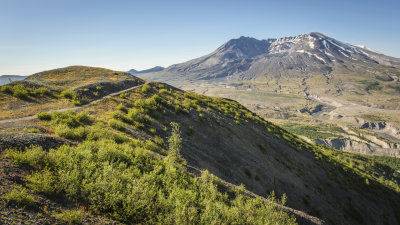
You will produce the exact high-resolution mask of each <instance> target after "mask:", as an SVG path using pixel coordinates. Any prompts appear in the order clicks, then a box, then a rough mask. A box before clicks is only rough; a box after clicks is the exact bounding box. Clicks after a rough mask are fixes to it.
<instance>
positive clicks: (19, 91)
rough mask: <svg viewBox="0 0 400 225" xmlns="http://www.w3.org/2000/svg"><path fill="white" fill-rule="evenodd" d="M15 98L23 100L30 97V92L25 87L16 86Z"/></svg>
mask: <svg viewBox="0 0 400 225" xmlns="http://www.w3.org/2000/svg"><path fill="white" fill-rule="evenodd" d="M13 96H14V97H17V98H21V99H22V98H26V97H28V90H26V89H25V87H24V86H23V85H15V86H14V87H13Z"/></svg>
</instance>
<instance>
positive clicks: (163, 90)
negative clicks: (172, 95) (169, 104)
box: [158, 88, 168, 94]
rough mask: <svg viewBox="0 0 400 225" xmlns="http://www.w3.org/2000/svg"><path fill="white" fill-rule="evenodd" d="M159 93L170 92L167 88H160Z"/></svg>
mask: <svg viewBox="0 0 400 225" xmlns="http://www.w3.org/2000/svg"><path fill="white" fill-rule="evenodd" d="M158 93H160V94H168V91H167V89H165V88H164V89H160V90H158Z"/></svg>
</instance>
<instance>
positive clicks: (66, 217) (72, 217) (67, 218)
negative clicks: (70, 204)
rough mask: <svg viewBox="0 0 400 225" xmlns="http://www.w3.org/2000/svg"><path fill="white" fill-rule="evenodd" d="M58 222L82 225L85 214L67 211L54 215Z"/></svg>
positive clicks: (77, 211)
mask: <svg viewBox="0 0 400 225" xmlns="http://www.w3.org/2000/svg"><path fill="white" fill-rule="evenodd" d="M52 216H53V217H54V218H56V219H57V220H59V221H61V222H63V223H67V224H81V223H82V219H83V218H84V216H85V213H84V212H83V211H82V210H65V211H63V212H60V213H53V214H52Z"/></svg>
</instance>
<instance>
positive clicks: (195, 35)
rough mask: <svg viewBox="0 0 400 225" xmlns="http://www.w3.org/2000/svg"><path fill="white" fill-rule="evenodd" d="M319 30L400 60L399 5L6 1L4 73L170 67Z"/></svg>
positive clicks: (0, 62) (0, 51) (295, 0)
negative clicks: (240, 43)
mask: <svg viewBox="0 0 400 225" xmlns="http://www.w3.org/2000/svg"><path fill="white" fill-rule="evenodd" d="M312 31H318V32H321V33H323V34H325V35H328V36H330V37H333V38H336V39H338V40H341V41H343V42H347V43H352V44H362V45H366V46H368V47H370V48H373V49H375V50H378V51H380V52H382V53H384V54H387V55H390V56H395V57H399V58H400V44H399V41H400V1H399V0H396V1H390V0H381V1H369V0H359V1H355V0H347V1H340V0H339V1H324V0H318V1H317V0H315V1H314V0H310V1H308V0H303V1H300V0H291V1H289V0H274V1H267V0H264V1H253V0H246V1H235V0H230V1H218V0H213V1H208V0H201V1H191V0H186V1H174V0H160V1H153V0H147V1H145V0H143V1H133V0H132V1H122V0H113V1H111V0H108V1H103V0H80V1H77V0H0V74H20V75H28V74H32V73H35V72H39V71H42V70H47V69H53V68H58V67H64V66H69V65H88V66H100V67H105V68H111V69H115V70H128V69H130V68H135V69H146V68H149V67H152V66H156V65H161V66H168V65H171V64H174V63H179V62H183V61H186V60H189V59H192V58H196V57H199V56H202V55H204V54H207V53H209V52H211V51H213V50H215V49H216V48H217V47H219V46H220V45H221V44H223V43H224V42H226V41H228V40H229V39H232V38H237V37H239V36H242V35H243V36H251V37H255V38H258V39H266V38H277V37H283V36H294V35H298V34H303V33H309V32H312Z"/></svg>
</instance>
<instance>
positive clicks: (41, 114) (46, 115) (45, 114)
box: [36, 112, 51, 121]
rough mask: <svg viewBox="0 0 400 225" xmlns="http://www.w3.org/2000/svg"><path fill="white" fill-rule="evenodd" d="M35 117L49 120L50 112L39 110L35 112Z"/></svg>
mask: <svg viewBox="0 0 400 225" xmlns="http://www.w3.org/2000/svg"><path fill="white" fill-rule="evenodd" d="M36 118H38V119H39V120H46V121H50V120H51V114H50V113H48V112H39V113H37V114H36Z"/></svg>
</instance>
